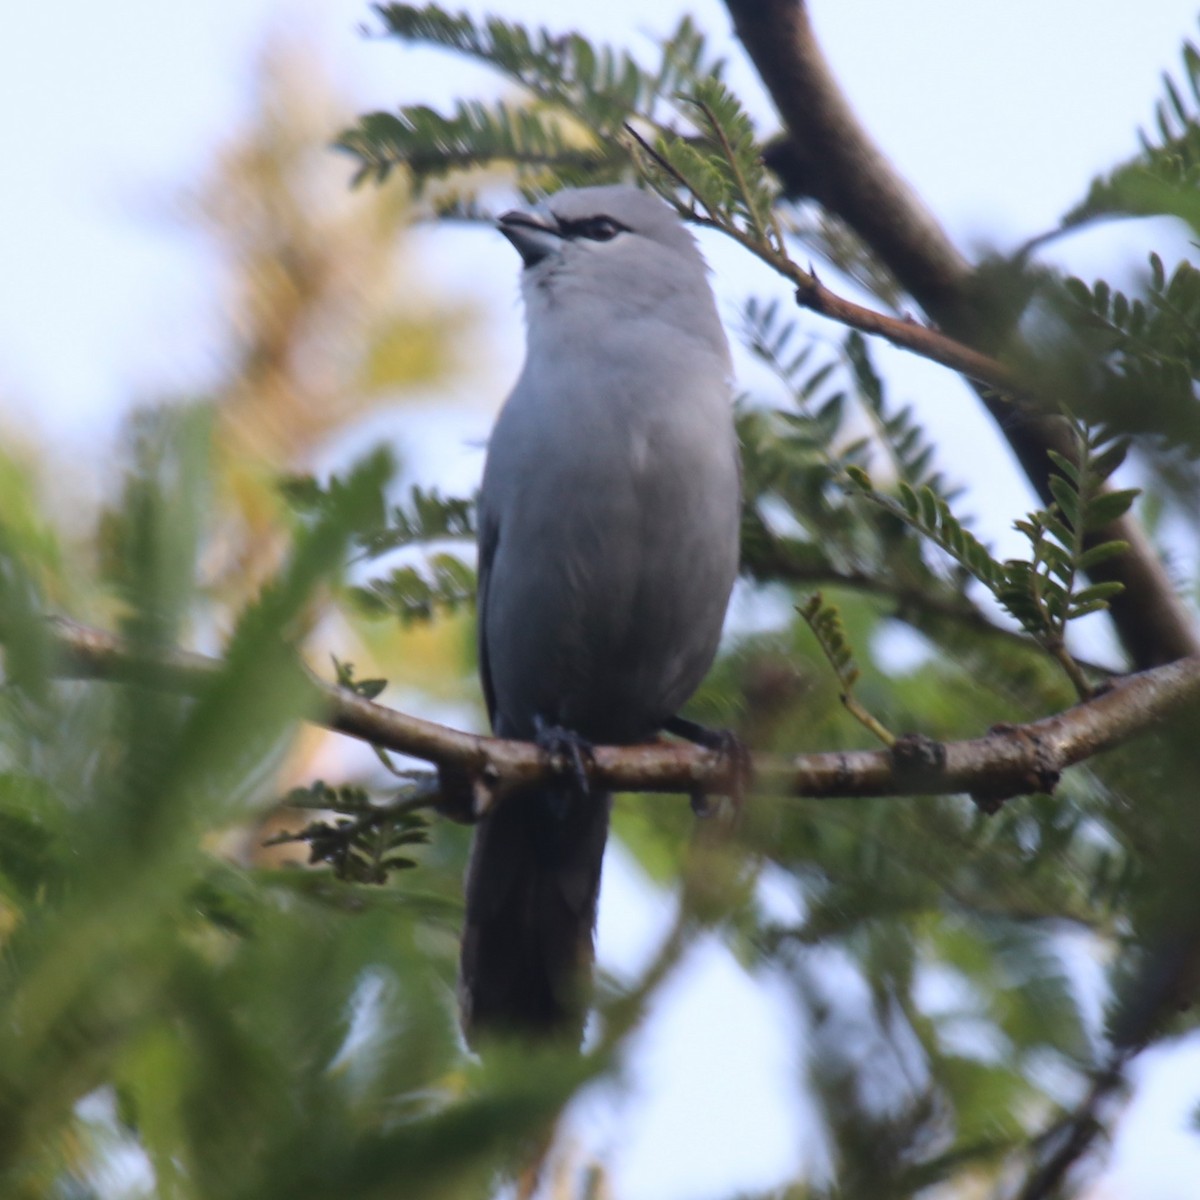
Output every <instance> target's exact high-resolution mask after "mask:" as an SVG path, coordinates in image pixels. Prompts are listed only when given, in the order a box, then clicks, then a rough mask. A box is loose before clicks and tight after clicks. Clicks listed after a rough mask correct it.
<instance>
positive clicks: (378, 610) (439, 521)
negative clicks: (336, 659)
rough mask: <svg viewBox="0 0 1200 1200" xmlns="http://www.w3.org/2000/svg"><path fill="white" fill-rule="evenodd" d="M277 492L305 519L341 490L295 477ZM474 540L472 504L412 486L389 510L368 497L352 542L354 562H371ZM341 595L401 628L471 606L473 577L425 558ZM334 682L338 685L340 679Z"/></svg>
mask: <svg viewBox="0 0 1200 1200" xmlns="http://www.w3.org/2000/svg"><path fill="white" fill-rule="evenodd" d="M282 488H283V492H284V495H285V496H286V497H287V499H288V501H289V503H290V504H291V506H292V508H293V509H294V510H295V511H296V512H298V513H300V514H301V515H303V516H308V517H311V516H312V515H314V514H319V513H324V512H328V511H329V510H330V507H331V506H334V505H336V504H338V503H339V498H340V497H341V495H342V492H343V491H344V488H345V485H344V483H343V482H342V480H341V479H340V478H339V477H338V476H337V475H333V476H331V477H330V479H329V482H328V483H327V484H325V485H322V484H320V483H319V482H318V481H317V480H315V479H313V478H312V477H311V476H296V477H292V478H290V479H287V480H285V481H284V483H283V485H282ZM474 536H475V501H474V499H470V500H466V499H457V498H454V497H449V498H447V497H443V496H441V495H440V494H439V493H438V492H437V490H436V489H435V490H432V491H428V490H426V489H424V488H420V487H413V488H411V489H410V491H409V495H408V499H407V502H406V503H404V504H399V505H394V506H393V507H392V508H391V509H390V511H387V510H386V502H385V498H384V495H383V492H382V490H381V491H380V492H379V493H378V494H377V495H376V496H375V497H373V503H372V506H371V508H370V511H369V515H367V517H366V519H365V520H364V522H363V523H362V524H361V525H360V526H359V527H358V528H357V529H356V530H355V533H354V541H355V544H356V546H358V547H359V554H358V556H357V557H359V558H364V559H374V558H379V557H381V556H382V555H385V554H388V553H391V552H392V551H395V550H401V549H404V548H407V547H411V546H417V545H424V544H428V543H431V542H440V541H455V540H462V539H465V538H473V537H474ZM347 595H348V596H349V597H350V599H351V600H352V601H353V602H354V603H355V604H357V605H358V607H359V608H360V609H361V610H362V611H363V612H365V613H367V614H369V615H371V616H385V615H392V616H396V617H398V618H399V619H400V620H401V621H402V622H403V623H405V624H411V623H413V622H421V621H429V620H431V619H432V618H433V617H434V616H435V615H436V614H438V613H440V612H456V611H458V610H460V609H462V608H464V607H466V606H468V605H470V604H471V603H472V602H473V601H474V599H475V572H474V569H473V568H471V567H470V566H468V565H467V564H466V563H464V562H463V561H462V559H460V558H458V557H456V556H455V555H453V554H448V553H440V554H430V555H427V556H426V558H425V559H424V561H423V562H422V563H421V564H419V565H411V564H410V565H406V566H402V567H396V568H393V570H391V571H390V572H388V573H387V574H386V575H384V576H381V577H379V578H376V579H372V580H370V581H369V582H368V583H366V584H363V585H356V586H351V587H349V588H347ZM340 671H341V666H340V665H339V672H340ZM339 682H343V681H342V680H341V678H340V674H339ZM344 686H350V685H349V683H345V684H344ZM367 698H368V699H372V698H373V697H372V696H368V697H367Z"/></svg>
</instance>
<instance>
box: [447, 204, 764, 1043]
mask: <svg viewBox="0 0 1200 1200" xmlns="http://www.w3.org/2000/svg"><path fill="white" fill-rule="evenodd" d="M499 227H500V231H501V232H502V233H503V234H504V235H505V237H507V238H508V240H509V241H510V242H512V244H513V245H514V246H515V247H516V249H517V251H518V252H519V253H520V255H521V258H522V260H523V262H524V270H523V272H522V292H523V295H524V301H525V313H526V326H527V336H526V357H525V364H524V367H523V369H522V371H521V375H520V378H519V379H518V380H517V383H516V386H515V387H514V389H513V392H512V395H511V396H509V398H508V401H507V403H506V404H505V405H504V408H503V410H502V411H501V413H500V416H499V418H498V420H497V422H496V427H495V429H494V430H493V432H492V436H491V439H490V442H489V446H488V455H487V465H486V468H485V470H484V478H483V487H482V491H481V493H480V497H479V659H480V670H481V674H482V679H483V689H484V692H485V695H486V698H487V704H488V712H489V714H490V717H491V722H492V727H493V728H494V730H495V732H496V733H497V734H498V735H499V736H502V737H512V738H523V739H535V740H537V741H539V742H540V743H541V744H542V745H543V746H545V747H547V748H551V749H555V750H563V749H565V750H566V751H567V752H568V753H569V754H575V755H577V756H579V755H586V749H587V744H588V743H595V744H623V743H626V744H627V743H634V742H639V741H645V740H647V739H649V738H652V737H654V736H655V735H656V733H657V732H658V731H659V730H660V729H661V728H662V726H663V725H664V723H665V722H668V721H669V720H671V719H672V718H673V717H674V716H675V714H676V713H677V711H678V709H679V707H680V706H681V705H682V704H684V703H685V702H686V701H687V699H688V698H689V697H690V696H691V694H692V692H693V691H694V690H695V689H696V687H697V686H698V685H699V683H700V681H701V679H702V678H703V677H704V674H705V673H706V672H707V670H708V668H709V666H710V665H711V663H712V660H713V657H714V655H715V653H716V649H717V643H718V641H719V639H720V635H721V626H722V622H723V620H724V616H725V609H726V606H727V604H728V601H729V594H730V591H731V589H732V587H733V582H734V578H735V576H736V573H737V565H738V524H739V509H740V484H739V468H738V454H737V443H736V437H735V433H734V427H733V412H732V392H731V384H730V373H731V371H730V360H729V347H728V343H727V341H726V338H725V333H724V330H723V329H722V327H721V322H720V319H719V318H718V316H717V309H716V303H715V301H714V299H713V294H712V291H711V289H710V287H709V284H708V278H707V268H706V266H705V264H704V260H703V259H702V258H701V256H700V252H699V250H698V248H697V247H696V244H695V241H694V240H693V238H692V236H691V234H690V233H689V232H688V230H687V229H686V228H685V227H684V225H683V223H682V222H681V221H680V219H679V218H678V216H677V215H676V214H675V212H674V211H673V210H672V209H671V208H669V207H668V206H667V205H666V204H664V203H663V202H662V201H661V200H659V199H658V198H656V197H654V196H652V195H650V194H647V193H645V192H640V191H638V190H637V189H635V188H632V187H626V186H613V187H595V188H582V189H578V190H568V191H562V192H559V193H557V194H556V195H554V196H552V197H551V198H550V200H549V201H548V202H547V203H546V204H545V205H544V206H543V207H542V208H540V209H539V210H536V211H534V212H510V213H506V214H505V215H504V216H502V217H501V218H500V221H499ZM610 805H611V797H610V796H609V795H607V794H603V793H598V792H597V791H596V790H594V789H591V790H589V789H588V788H587V787H586V780H585V778H584V777H583V775H582V773H579V776H578V778H574V779H572V778H563V779H560V780H557V781H555V782H553V783H550V784H542V785H539V786H538V788H537V789H536V790H533V791H532V792H530V793H526V794H522V795H517V796H512V797H508V798H506V800H505V801H504V803H502V804H500V805H499V806H498V807H497V808H496V809H495V810H494V811H493V812H492V813H491V814H489V815H488V816H486V817H484V818H483V819H482V820H481V821H480V823H479V825H478V827H477V830H476V833H475V841H474V845H473V847H472V853H471V862H470V867H469V869H468V875H467V900H466V910H467V911H466V924H465V928H464V931H463V941H462V961H461V973H460V996H461V1003H462V1015H463V1025H464V1029H465V1030H466V1032H467V1036H468V1038H470V1039H472V1040H473V1041H474V1040H477V1039H478V1037H479V1035H485V1036H486V1035H490V1034H493V1033H522V1034H525V1035H544V1034H557V1035H560V1036H564V1037H567V1038H571V1039H574V1041H575V1042H576V1043H578V1041H579V1039H580V1037H581V1035H582V1030H583V1021H584V1016H585V1013H586V999H587V990H588V983H589V980H590V975H591V964H592V959H593V937H594V927H595V921H596V903H597V899H598V895H599V889H600V866H601V859H602V857H603V854H604V843H605V840H606V838H607V835H608V820H609V809H610Z"/></svg>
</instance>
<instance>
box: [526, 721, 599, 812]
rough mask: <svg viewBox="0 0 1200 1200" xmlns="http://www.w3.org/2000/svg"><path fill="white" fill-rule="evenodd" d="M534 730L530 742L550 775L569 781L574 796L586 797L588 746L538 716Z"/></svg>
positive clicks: (589, 787) (572, 733)
mask: <svg viewBox="0 0 1200 1200" xmlns="http://www.w3.org/2000/svg"><path fill="white" fill-rule="evenodd" d="M534 731H535V732H534V738H533V740H534V742H535V744H536V745H537V747H538V749H539V750H541V752H542V753H543V754H544V755H545V756H546V759H547V761H548V762H549V763H550V765H551V767H552V769H553V770H554V772H555V773H556V774H558V775H562V776H566V777H567V778H569V779H570V781H571V783H572V784H573V785H574V791H575V792H576V794H577V795H580V796H585V797H586V796H588V795H589V794H590V793H591V790H592V784H591V780H590V779H589V777H588V768H589V767H590V766H591V765H592V763H593V761H594V760H593V757H592V743H591V742H589V741H588V740H587V738H585V737H581V736H580V735H579V734H578V733H576V732H575V731H574V730H572V729H564V728H563V727H562V726H561V725H551V724H549V723H548V722H546V721H544V720H543V719H542V718H541V717H535V718H534Z"/></svg>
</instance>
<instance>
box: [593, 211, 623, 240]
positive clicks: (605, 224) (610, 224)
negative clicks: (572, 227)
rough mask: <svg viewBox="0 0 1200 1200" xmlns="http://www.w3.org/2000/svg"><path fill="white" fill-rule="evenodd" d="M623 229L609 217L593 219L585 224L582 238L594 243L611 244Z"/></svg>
mask: <svg viewBox="0 0 1200 1200" xmlns="http://www.w3.org/2000/svg"><path fill="white" fill-rule="evenodd" d="M623 228H624V226H623V225H618V224H617V222H616V221H614V220H613V219H612V218H611V217H593V218H592V219H591V220H590V221H588V222H587V226H586V228H585V230H584V236H585V237H589V238H591V239H592V241H594V242H611V241H612V239H613V238H615V237H616V236H617V234H618V233H620V232H621V230H622V229H623Z"/></svg>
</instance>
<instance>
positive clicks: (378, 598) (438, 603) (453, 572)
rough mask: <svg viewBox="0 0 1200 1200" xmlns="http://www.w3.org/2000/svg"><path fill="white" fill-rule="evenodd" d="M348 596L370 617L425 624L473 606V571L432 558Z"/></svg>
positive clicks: (449, 559) (447, 558) (450, 558)
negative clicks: (435, 617)
mask: <svg viewBox="0 0 1200 1200" xmlns="http://www.w3.org/2000/svg"><path fill="white" fill-rule="evenodd" d="M349 594H350V596H351V597H352V599H353V600H354V601H355V602H356V603H357V604H358V605H359V606H360V607H361V608H362V609H363V611H364V612H367V613H369V614H370V615H372V616H385V615H394V616H397V617H399V618H400V620H401V621H403V622H405V623H409V622H412V621H428V620H429V619H430V618H431V617H433V615H434V614H435V613H437V612H457V611H458V610H459V609H462V608H465V607H466V606H467V605H470V604H472V603H474V601H475V571H474V569H473V568H471V567H469V566H468V565H467V564H466V563H464V562H463V561H462V559H461V558H458V557H456V556H455V555H453V554H433V555H430V556H429V558H428V559H427V561H426V563H425V565H424V566H423V567H413V566H408V567H397V568H395V569H394V570H392V571H390V572H389V573H388V574H387V575H385V576H383V577H381V578H379V579H373V580H371V582H370V583H369V584H367V585H366V586H365V587H355V588H351V589H350V593H349Z"/></svg>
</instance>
